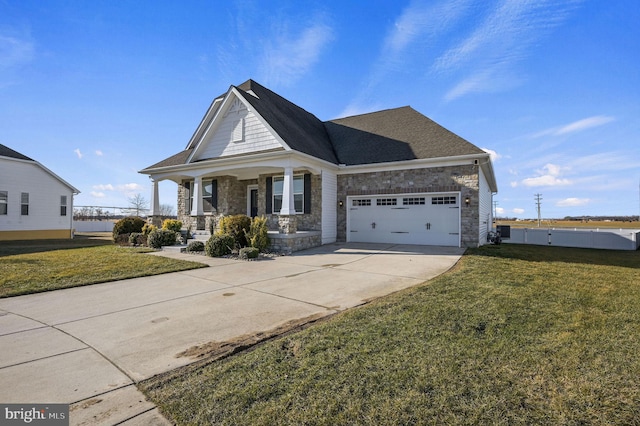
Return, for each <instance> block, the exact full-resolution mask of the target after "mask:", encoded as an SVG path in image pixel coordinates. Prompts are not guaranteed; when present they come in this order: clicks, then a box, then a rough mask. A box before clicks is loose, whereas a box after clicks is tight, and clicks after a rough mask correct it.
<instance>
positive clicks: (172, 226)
mask: <svg viewBox="0 0 640 426" xmlns="http://www.w3.org/2000/svg"><path fill="white" fill-rule="evenodd" d="M162 229H169V230H171V231H174V232H180V230H181V229H182V222H181V221H179V220H175V219H165V220H164V222H162Z"/></svg>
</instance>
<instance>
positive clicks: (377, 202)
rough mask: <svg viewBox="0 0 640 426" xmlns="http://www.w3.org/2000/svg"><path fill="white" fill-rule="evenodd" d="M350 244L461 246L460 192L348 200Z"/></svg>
mask: <svg viewBox="0 0 640 426" xmlns="http://www.w3.org/2000/svg"><path fill="white" fill-rule="evenodd" d="M347 206H348V220H347V222H348V230H347V238H348V241H351V242H366V243H394V244H420V245H437V246H455V247H458V246H460V193H459V192H451V193H428V194H404V195H402V194H401V195H397V194H393V195H390V194H382V195H376V196H353V197H348V198H347Z"/></svg>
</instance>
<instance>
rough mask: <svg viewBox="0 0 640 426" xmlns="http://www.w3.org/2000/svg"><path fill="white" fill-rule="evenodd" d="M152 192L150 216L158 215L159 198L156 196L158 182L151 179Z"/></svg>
mask: <svg viewBox="0 0 640 426" xmlns="http://www.w3.org/2000/svg"><path fill="white" fill-rule="evenodd" d="M151 185H152V186H153V190H152V192H151V216H156V215H159V214H160V198H159V196H158V181H157V180H155V179H153V178H151Z"/></svg>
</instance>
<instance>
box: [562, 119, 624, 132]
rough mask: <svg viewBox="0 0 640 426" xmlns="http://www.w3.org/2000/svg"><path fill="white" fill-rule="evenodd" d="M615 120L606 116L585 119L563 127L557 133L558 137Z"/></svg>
mask: <svg viewBox="0 0 640 426" xmlns="http://www.w3.org/2000/svg"><path fill="white" fill-rule="evenodd" d="M614 120H615V118H613V117H608V116H605V115H597V116H595V117H589V118H584V119H582V120H578V121H574V122H573V123H570V124H567V125H565V126H562V127H561V128H559V129H558V130H557V131H556V134H557V135H565V134H567V133H574V132H580V131H582V130H585V129H590V128H592V127H598V126H602V125H604V124H607V123H610V122H612V121H614Z"/></svg>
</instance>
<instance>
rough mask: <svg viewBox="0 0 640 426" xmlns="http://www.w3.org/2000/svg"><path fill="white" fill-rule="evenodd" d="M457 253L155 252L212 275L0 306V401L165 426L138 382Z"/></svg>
mask: <svg viewBox="0 0 640 426" xmlns="http://www.w3.org/2000/svg"><path fill="white" fill-rule="evenodd" d="M463 252H464V249H459V248H454V247H429V246H401V245H389V244H353V243H351V244H329V245H325V246H322V247H318V248H315V249H311V250H305V251H302V252H298V253H294V254H293V255H291V256H282V257H276V258H272V259H264V260H260V261H254V262H244V261H238V260H231V259H215V258H207V257H204V256H196V255H190V254H180V253H170V252H162V253H156V254H154V255H162V256H171V257H177V258H184V259H188V260H196V261H201V262H203V263H207V264H208V265H209V266H210V267H209V268H202V269H197V270H191V271H185V272H176V273H171V274H164V275H158V276H153V277H145V278H135V279H129V280H122V281H115V282H111V283H105V284H100V285H93V286H87V287H77V288H71V289H66V290H58V291H53V292H49V293H40V294H34V295H27V296H19V297H12V298H8V299H0V383H1V384H2V386H0V402H1V403H14V402H15V403H71V404H72V406H71V414H70V419H71V424H120V423H121V422H125V423H124V424H145V425H146V424H163V423H166V420H165V419H164V418H163V417H162V416H161V415H160V414H159V413H158V411H157V409H156V408H155V406H154V405H153V404H152V403H150V402H148V401H146V400H145V397H144V395H143V394H141V393H140V392H139V391H138V390H137V388H136V387H135V383H136V382H138V381H140V380H143V379H146V378H149V377H152V376H154V375H156V374H159V373H164V372H167V371H170V370H172V369H175V368H177V367H180V366H183V365H186V364H189V363H193V362H194V361H197V360H198V359H199V358H198V356H200V355H203V354H205V355H206V353H207V351H209V350H213V349H215V348H220V346H221V344H222V343H224V342H234V341H237V340H238V339H239V338H240V340H242V339H245V340H246V339H252V338H254V339H255V338H256V336H265V335H268V334H269V332H271V333H274V332H277V331H278V330H282V329H283V328H286V327H287V325H291V324H299V323H304V322H305V321H311V320H313V319H317V318H319V317H323V316H327V315H331V314H334V313H336V312H339V311H342V310H345V309H348V308H351V307H354V306H357V305H361V304H362V303H365V302H366V301H368V300H371V299H374V298H377V297H380V296H384V295H386V294H389V293H392V292H394V291H397V290H401V289H404V288H407V287H411V286H414V285H416V284H420V283H422V282H424V281H425V280H428V279H431V278H433V277H435V276H437V275H439V274H441V273H443V272H445V271H447V270H448V269H449V268H451V267H452V266H453V265H454V264H455V263H456V262H457V261H458V259H459V258H460V256H461V254H462V253H463ZM274 330H275V331H274ZM212 348H213V349H212Z"/></svg>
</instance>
